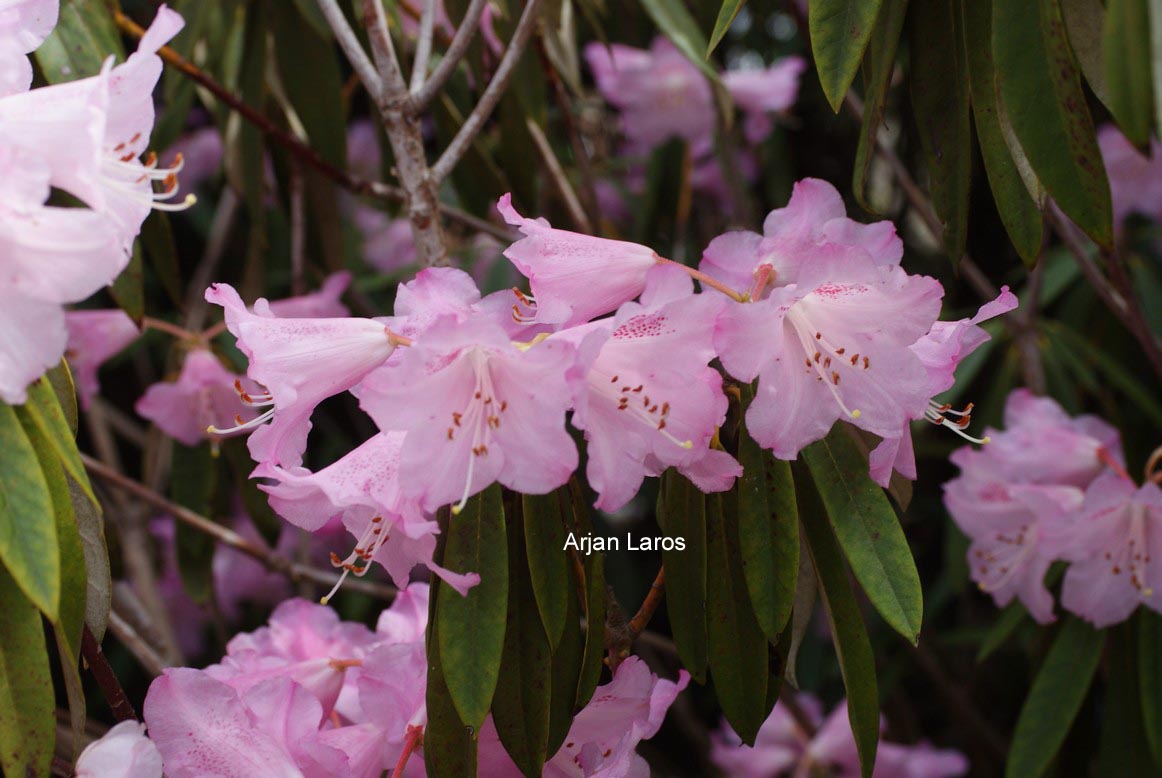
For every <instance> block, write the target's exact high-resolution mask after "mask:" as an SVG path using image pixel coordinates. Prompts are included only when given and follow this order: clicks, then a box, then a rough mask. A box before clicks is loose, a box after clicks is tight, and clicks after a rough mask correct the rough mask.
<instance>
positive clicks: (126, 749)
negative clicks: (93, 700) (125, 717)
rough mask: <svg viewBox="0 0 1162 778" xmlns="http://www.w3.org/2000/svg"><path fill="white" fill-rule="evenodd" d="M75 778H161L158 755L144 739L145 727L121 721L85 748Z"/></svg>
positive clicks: (159, 757) (78, 760) (147, 739)
mask: <svg viewBox="0 0 1162 778" xmlns="http://www.w3.org/2000/svg"><path fill="white" fill-rule="evenodd" d="M74 775H75V777H76V778H161V776H162V764H161V753H160V752H159V751H158V750H157V746H155V745H154V744H153V741H151V740H150V739H149V738H147V737H146V736H145V725H144V724H139V723H137V722H136V721H122V722H121V723H120V724H118V725H117V726H115V727H113V728H112V729H110V730H109V731H108V732H106V733H105V734H104V735H103V736H102V737H101V738H100V739H98V740H94V741H93V742H92V743H90V744H89V745H87V746H86V747H85V750H84V751H82V752H81V755H80V756H79V757H78V758H77V769H76V772H75V773H74Z"/></svg>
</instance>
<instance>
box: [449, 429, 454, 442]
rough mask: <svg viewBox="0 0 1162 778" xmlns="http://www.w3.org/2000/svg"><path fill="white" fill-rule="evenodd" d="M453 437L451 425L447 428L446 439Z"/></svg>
mask: <svg viewBox="0 0 1162 778" xmlns="http://www.w3.org/2000/svg"><path fill="white" fill-rule="evenodd" d="M453 437H454V436H453V433H452V428H451V427H449V428H448V440H452V439H453Z"/></svg>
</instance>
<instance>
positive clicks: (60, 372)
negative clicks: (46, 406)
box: [44, 359, 80, 438]
mask: <svg viewBox="0 0 1162 778" xmlns="http://www.w3.org/2000/svg"><path fill="white" fill-rule="evenodd" d="M44 377H45V379H46V380H47V381H48V382H49V384H50V385H51V386H52V390H53V392H54V393H55V394H56V400H57V402H58V403H60V406H61V411H62V412H63V413H64V415H65V421H67V422H68V425H69V430H70V431H71V432H72V433H73V437H74V438H75V437H76V436H77V425H78V423H79V422H80V415H79V414H78V413H77V387H76V385H75V384H74V383H73V374H72V371H71V370H69V364H68V362H66V361H65V360H63V359H62V360H61V363H60V364H59V365H57V366H56V367H54V368H53V369H52V370H49V371H48V372H47V373H45V374H44Z"/></svg>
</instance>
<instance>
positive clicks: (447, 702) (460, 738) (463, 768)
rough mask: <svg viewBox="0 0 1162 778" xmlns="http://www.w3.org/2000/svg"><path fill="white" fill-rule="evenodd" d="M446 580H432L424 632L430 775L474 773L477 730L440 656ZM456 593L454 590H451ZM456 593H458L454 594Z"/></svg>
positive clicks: (455, 777)
mask: <svg viewBox="0 0 1162 778" xmlns="http://www.w3.org/2000/svg"><path fill="white" fill-rule="evenodd" d="M442 513H443V514H444V515H443V516H442V521H441V522H440V525H441V527H442V528H443V527H446V526H447V513H448V511H447V509H444V510H443V511H442ZM439 537H440V539H439V540H438V541H437V543H438V545H437V549H436V554H435V558H436V560H437V561H438V562H441V563H443V561H444V560H443V549H442V548H441V546H443V545H444V544H445V541H444V535H443V534H441V535H440V536H439ZM445 589H450V587H449V586H448V585H447V584H444V583H441V582H440V581H438V580H433V583H432V592H431V599H430V600H429V602H428V632H427V636H426V641H427V642H426V645H427V656H428V685H427V691H426V693H425V696H424V702H425V705H426V707H427V711H428V724H427V727H426V728H425V729H424V767H425V768H426V769H427V774H428V775H430V776H432V778H461V777H462V776H465V775H476V742H477V731H476V730H475V729H474V728H473V727H470V726H468V725H467V724H465V723H464V722H463V721H462V720H461V719H460V714H459V713H457V712H456V705H455V703H454V702H453V701H452V695H451V692H449V690H448V683H447V680H446V678H445V674H444V665H443V662H442V660H441V659H440V651H439V642H440V615H439V599H440V594H441V593H442V592H443V590H445ZM452 594H453V595H455V594H456V592H455V591H453V592H452ZM456 596H459V595H456Z"/></svg>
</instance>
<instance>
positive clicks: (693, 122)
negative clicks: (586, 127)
mask: <svg viewBox="0 0 1162 778" xmlns="http://www.w3.org/2000/svg"><path fill="white" fill-rule="evenodd" d="M585 60H586V62H588V63H589V69H590V70H591V71H592V72H593V78H594V80H595V81H596V82H597V89H598V91H599V92H601V95H602V96H603V97H604V98H605V99H606V100H608V101H609V102H610V103H611V104H612V105H613V106H615V107H616V108H618V109H619V110H620V111H621V125H622V131H623V132H624V133H625V136H626V139H627V140H628V141H629V144H630V147H631V150H632V151H633V152H634V153H646V152H648V151H649V150H650V149H652V148H654V147H656V146H659V145H661V144H662V143H664V142H665V141H666V140H668V139H670V138H682V139H683V140H685V141H687V142H689V143H691V144H693V145H696V144H699V143H706V142H707V141H708V139H709V138H710V137H711V136H712V135H713V133H714V113H715V108H714V101H713V98H712V95H711V91H710V84H709V83H708V82H707V79H706V76H704V75H703V74H702V73H701V72H700V71H699V70H698V68H697V67H695V66H694V64H693V63H691V62H690V60H688V59H686V57H685V56H684V55H683V54H682V53H681V52H679V51H678V50H677V49H676V48H674V45H673V44H672V43H670V42H669V41H668V40H666V39H665V38H664V37H661V36H659V37H657V38H655V39H654V42H653V44H652V45H651V46H650V48H649V50H648V51H646V50H643V49H635V48H632V47H630V46H623V45H621V44H618V43H614V44H608V45H607V44H605V43H602V42H599V41H593V42H591V43H589V44H587V45H586V46H585Z"/></svg>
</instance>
